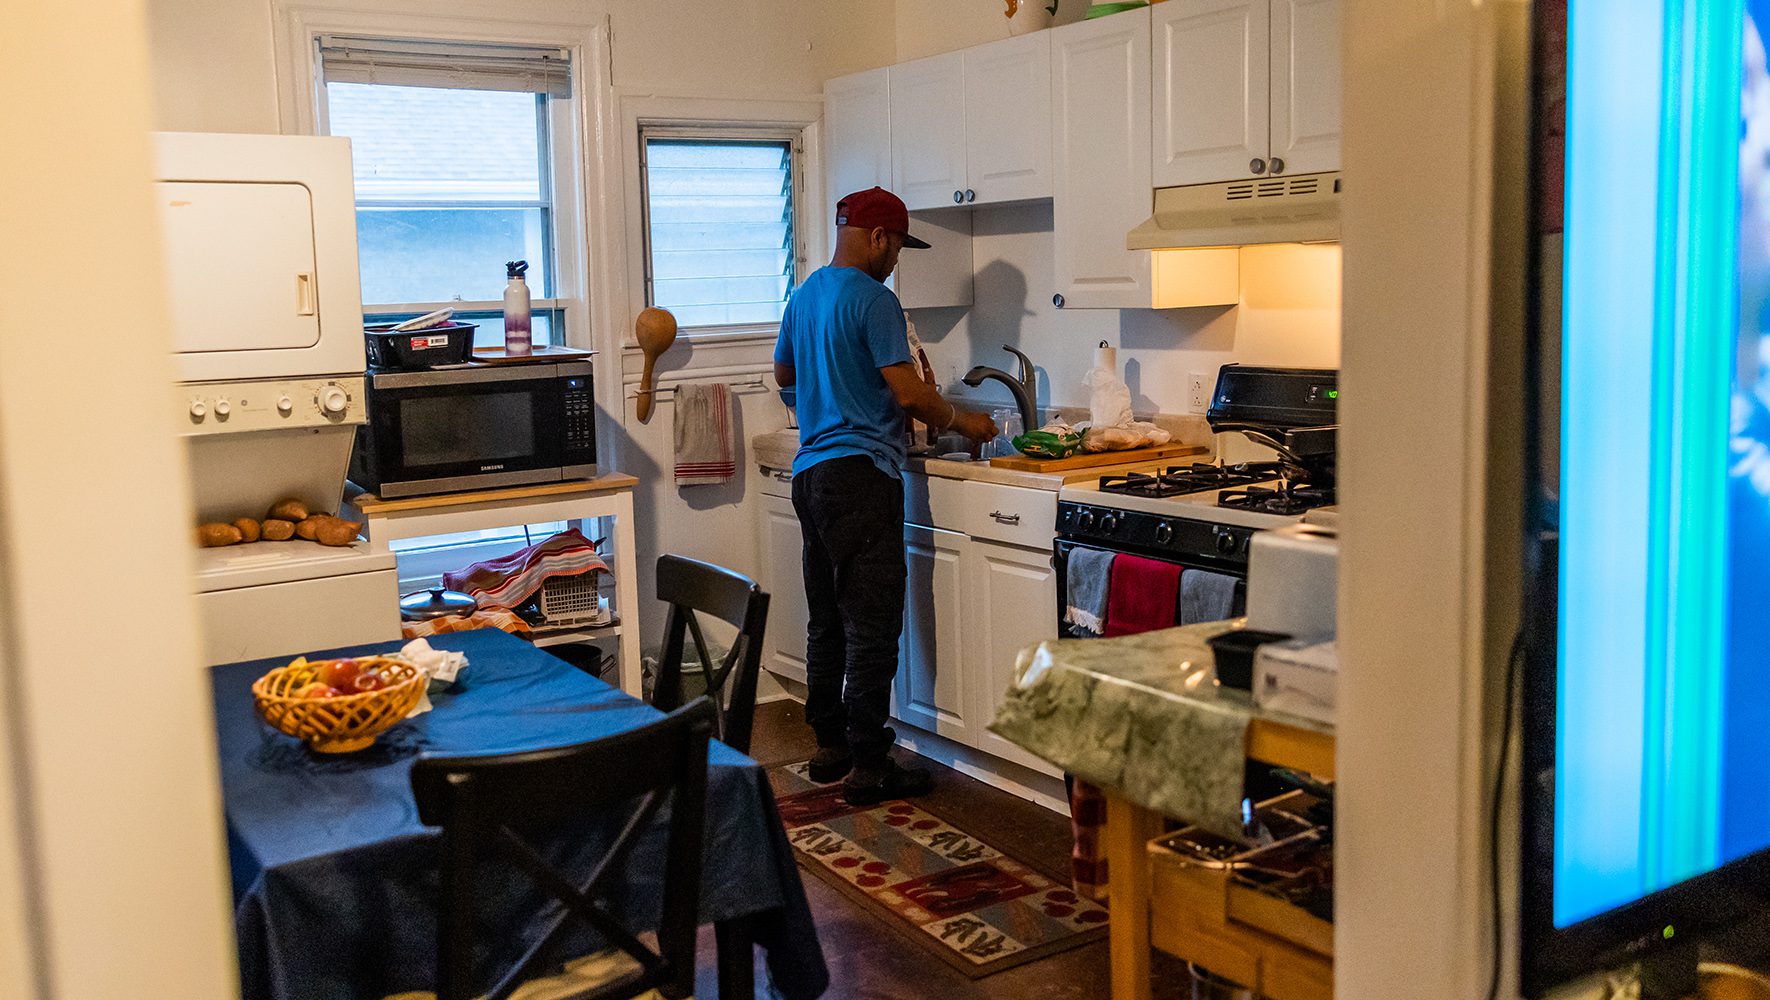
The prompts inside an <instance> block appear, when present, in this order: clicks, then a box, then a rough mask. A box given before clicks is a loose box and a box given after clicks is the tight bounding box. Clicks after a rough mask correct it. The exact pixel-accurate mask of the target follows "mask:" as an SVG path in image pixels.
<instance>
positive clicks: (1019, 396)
mask: <svg viewBox="0 0 1770 1000" xmlns="http://www.w3.org/2000/svg"><path fill="white" fill-rule="evenodd" d="M1002 350H1004V351H1007V352H1008V353H1009V354H1012V355H1014V356H1015V357H1017V358H1019V359H1020V377H1019V378H1015V377H1014V376H1012V375H1010V374H1008V373H1007V372H1005V371H1002V370H1001V369H999V368H991V367H989V366H988V365H978V366H977V367H976V368H973V369H971V371H969V372H967V373H966V375H965V377H964V379H963V380H962V381H963V382H964V383H965V384H966V385H968V386H970V387H971V388H973V389H975V388H977V387H978V386H980V385H982V384H983V382H984V380H985V379H995V380H996V381H998V382H1000V383H1002V384H1003V385H1005V386H1007V387H1008V391H1009V392H1010V393H1012V394H1013V396H1014V403H1015V405H1016V406H1018V407H1020V424H1021V430H1022V431H1036V430H1038V429H1039V426H1040V424H1039V410H1038V404H1037V403H1036V402H1035V400H1036V399H1038V377H1039V376H1038V372H1036V371H1035V370H1034V369H1033V363H1032V359H1031V358H1028V357H1027V356H1026V355H1024V354H1022V353H1020V352H1019V351H1017V350H1015V349H1014V348H1012V347H1009V346H1008V345H1007V344H1003V345H1002Z"/></svg>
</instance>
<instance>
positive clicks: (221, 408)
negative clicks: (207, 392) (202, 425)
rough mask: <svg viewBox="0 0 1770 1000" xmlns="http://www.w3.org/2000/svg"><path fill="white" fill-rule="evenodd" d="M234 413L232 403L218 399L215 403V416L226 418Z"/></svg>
mask: <svg viewBox="0 0 1770 1000" xmlns="http://www.w3.org/2000/svg"><path fill="white" fill-rule="evenodd" d="M232 412H234V408H233V405H232V404H231V403H229V402H228V401H227V400H225V399H218V400H216V401H215V415H216V416H218V417H225V416H227V415H228V414H230V413H232Z"/></svg>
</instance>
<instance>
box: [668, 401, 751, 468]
mask: <svg viewBox="0 0 1770 1000" xmlns="http://www.w3.org/2000/svg"><path fill="white" fill-rule="evenodd" d="M731 432H732V418H731V386H729V385H726V384H725V383H724V382H682V383H679V384H678V385H677V386H676V424H675V435H676V485H677V486H715V485H718V484H720V483H723V482H726V481H728V480H730V479H731V477H732V476H735V475H737V457H736V454H735V453H734V452H733V450H732V444H731V440H732V439H731Z"/></svg>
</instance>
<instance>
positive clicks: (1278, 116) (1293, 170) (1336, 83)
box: [1151, 0, 1341, 187]
mask: <svg viewBox="0 0 1770 1000" xmlns="http://www.w3.org/2000/svg"><path fill="white" fill-rule="evenodd" d="M1340 3H1341V0H1168V2H1167V3H1163V4H1158V5H1156V6H1155V7H1153V8H1151V10H1152V11H1153V13H1152V15H1151V16H1152V18H1153V21H1154V29H1155V39H1154V50H1155V56H1154V72H1155V118H1154V154H1155V155H1154V161H1153V164H1152V168H1153V177H1154V181H1155V186H1156V187H1179V186H1181V185H1187V184H1210V183H1216V182H1220V181H1234V180H1244V179H1247V178H1249V177H1269V176H1276V175H1281V174H1300V173H1318V172H1321V171H1328V170H1338V169H1340Z"/></svg>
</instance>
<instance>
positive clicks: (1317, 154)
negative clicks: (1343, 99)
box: [1272, 0, 1340, 174]
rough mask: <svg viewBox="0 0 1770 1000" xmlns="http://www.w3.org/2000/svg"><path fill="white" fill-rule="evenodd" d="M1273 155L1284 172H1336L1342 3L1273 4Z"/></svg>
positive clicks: (1281, 0)
mask: <svg viewBox="0 0 1770 1000" xmlns="http://www.w3.org/2000/svg"><path fill="white" fill-rule="evenodd" d="M1272 155H1273V156H1274V157H1277V158H1278V159H1279V160H1280V161H1281V172H1283V173H1287V174H1313V173H1320V172H1322V171H1327V170H1338V169H1340V0H1272Z"/></svg>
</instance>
